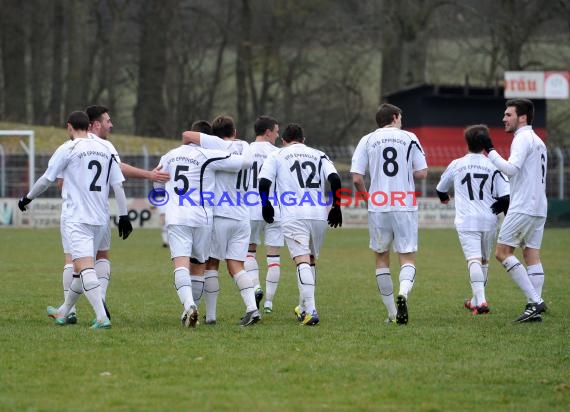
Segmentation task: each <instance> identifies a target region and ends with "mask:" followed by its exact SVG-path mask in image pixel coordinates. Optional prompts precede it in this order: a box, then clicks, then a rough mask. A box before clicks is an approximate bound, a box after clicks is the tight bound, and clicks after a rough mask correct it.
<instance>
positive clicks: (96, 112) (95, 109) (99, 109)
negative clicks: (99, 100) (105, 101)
mask: <svg viewBox="0 0 570 412" xmlns="http://www.w3.org/2000/svg"><path fill="white" fill-rule="evenodd" d="M85 113H87V116H89V122H90V123H93V122H94V121H100V120H101V116H103V114H105V113H109V109H108V108H106V107H105V106H100V105H93V106H89V107H87V109H85Z"/></svg>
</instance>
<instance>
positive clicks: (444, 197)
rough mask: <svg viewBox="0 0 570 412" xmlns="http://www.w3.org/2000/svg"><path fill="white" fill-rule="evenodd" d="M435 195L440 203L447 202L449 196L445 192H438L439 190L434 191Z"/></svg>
mask: <svg viewBox="0 0 570 412" xmlns="http://www.w3.org/2000/svg"><path fill="white" fill-rule="evenodd" d="M435 191H436V193H437V197H439V200H440V202H441V203H445V202H448V201H449V195H448V194H447V192H440V191H439V190H437V189H436V190H435Z"/></svg>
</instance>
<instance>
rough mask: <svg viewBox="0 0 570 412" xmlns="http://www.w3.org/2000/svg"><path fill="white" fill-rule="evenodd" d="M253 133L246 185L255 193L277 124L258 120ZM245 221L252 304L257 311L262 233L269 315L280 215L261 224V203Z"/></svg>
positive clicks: (268, 119)
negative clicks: (258, 247) (258, 246)
mask: <svg viewBox="0 0 570 412" xmlns="http://www.w3.org/2000/svg"><path fill="white" fill-rule="evenodd" d="M253 129H254V131H255V141H254V142H252V143H250V148H251V152H252V156H253V165H252V166H251V173H250V185H249V188H250V189H251V190H255V191H257V190H258V182H259V179H258V176H259V172H260V170H261V167H262V166H263V162H264V161H265V159H266V158H267V156H268V155H269V154H270V153H271V152H273V151H275V150H277V147H275V140H276V139H277V137H279V124H278V123H277V120H275V119H274V118H272V117H270V116H260V117H258V118H257V120H256V121H255V123H254V125H253ZM249 212H250V213H249V217H250V219H251V220H250V225H251V236H250V239H249V249H248V251H247V258H246V260H245V270H247V272H248V273H249V274H250V275H251V276H252V278H253V283H254V290H255V302H256V303H257V307H258V308H259V302H260V301H261V299H262V298H263V289H262V288H261V286H260V282H259V264H258V263H257V259H256V253H257V245H259V244H260V243H261V235H262V233H263V238H264V243H265V249H266V256H267V257H266V259H267V275H266V277H265V293H266V294H265V302H264V303H263V311H264V312H265V313H271V312H272V311H273V298H274V297H275V292H276V291H277V286H278V285H279V277H280V276H281V261H280V259H281V256H280V251H279V250H280V248H281V247H282V246H283V233H282V232H281V214H280V212H279V209H277V210H276V212H277V213H276V214H275V217H274V222H273V223H267V222H265V221H264V220H263V215H262V214H261V203H259V204H258V205H255V206H251V207H250V208H249Z"/></svg>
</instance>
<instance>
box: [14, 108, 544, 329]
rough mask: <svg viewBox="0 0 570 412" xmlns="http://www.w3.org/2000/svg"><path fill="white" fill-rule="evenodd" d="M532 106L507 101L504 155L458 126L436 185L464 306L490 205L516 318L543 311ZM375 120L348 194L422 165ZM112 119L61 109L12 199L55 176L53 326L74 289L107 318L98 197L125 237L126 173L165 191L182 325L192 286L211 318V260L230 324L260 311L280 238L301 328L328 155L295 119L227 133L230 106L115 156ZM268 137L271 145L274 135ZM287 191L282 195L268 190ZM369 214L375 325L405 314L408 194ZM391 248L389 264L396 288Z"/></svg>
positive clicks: (391, 117) (268, 303)
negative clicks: (456, 252) (519, 253)
mask: <svg viewBox="0 0 570 412" xmlns="http://www.w3.org/2000/svg"><path fill="white" fill-rule="evenodd" d="M533 115H534V106H533V104H532V102H531V101H529V100H526V99H518V100H510V101H508V102H507V103H506V110H505V112H504V117H503V122H504V124H505V130H506V131H507V132H512V133H514V137H513V142H512V145H511V153H510V157H509V159H508V160H505V159H503V158H502V157H501V156H500V155H499V154H498V153H497V152H496V151H495V150H494V148H493V144H492V141H491V137H490V133H489V129H488V128H487V127H486V126H485V125H474V126H469V127H467V128H466V130H465V140H466V143H467V147H468V153H467V154H466V155H465V156H464V157H462V158H459V159H456V160H454V161H453V162H452V163H451V164H450V165H449V167H448V168H447V169H446V170H445V172H444V173H443V175H442V176H441V179H440V182H439V184H438V185H437V188H436V190H437V194H438V196H439V198H440V200H441V201H442V203H447V202H449V200H450V197H449V195H448V192H449V190H450V189H451V188H453V190H454V193H455V210H456V217H455V225H456V228H457V232H458V235H459V240H460V243H461V246H462V248H463V252H464V254H465V259H466V261H467V267H468V271H469V277H470V282H471V288H472V292H473V294H472V297H471V298H470V299H467V300H466V301H465V302H464V306H465V308H467V309H469V310H470V311H471V312H472V313H473V314H474V315H482V314H487V313H489V312H490V308H489V305H488V303H487V300H486V297H485V284H486V280H487V272H488V264H489V259H490V255H491V249H492V247H493V244H494V242H495V238H496V232H497V226H498V217H497V215H498V214H500V213H504V214H505V215H506V216H505V219H504V222H503V224H502V226H501V229H500V232H499V236H498V240H497V247H496V251H495V256H496V258H497V259H498V260H499V262H501V264H502V265H503V266H504V268H505V269H506V270H507V271H508V272H509V273H510V275H511V276H512V278H513V280H514V281H515V283H516V284H517V285H518V286H519V287H520V288H521V289H522V291H523V292H524V294H525V296H526V297H527V303H526V306H525V309H524V312H523V313H522V315H520V316H519V317H518V318H517V319H515V322H526V321H536V320H542V313H544V312H545V311H546V305H545V303H544V301H543V299H542V297H541V294H542V285H543V282H544V271H543V269H542V265H541V262H540V255H539V252H540V244H541V241H542V235H543V231H544V223H545V219H546V194H545V172H546V159H547V158H546V147H545V145H544V143H543V142H542V140H540V138H539V137H538V136H537V135H536V134H535V133H534V131H533V130H532V127H531V124H532V119H533ZM376 123H377V125H378V128H377V129H376V130H374V131H373V132H371V133H370V134H367V135H366V136H364V137H362V138H361V139H360V141H359V143H358V145H357V147H356V149H355V151H354V154H353V158H352V166H351V170H350V171H351V173H352V176H353V184H354V187H355V188H356V189H357V190H358V191H359V192H360V193H377V192H382V193H386V194H390V193H402V192H404V193H410V192H415V183H414V180H415V179H425V178H426V177H427V163H426V156H425V153H424V151H423V149H422V146H421V144H420V141H419V139H418V138H417V136H416V135H415V134H413V133H410V132H407V131H404V130H402V110H401V109H400V108H398V107H396V106H393V105H390V104H382V105H380V107H379V108H378V110H377V112H376ZM111 128H112V123H111V119H110V116H109V111H108V110H107V108H105V107H104V106H90V107H88V108H87V109H86V111H85V112H82V111H76V112H73V113H71V114H70V115H69V117H68V120H67V131H68V134H69V137H70V140H68V141H66V142H65V143H64V144H62V145H61V146H60V147H59V148H58V149H57V150H56V151H55V153H54V154H53V156H52V158H51V159H50V161H49V164H48V168H47V170H46V172H45V173H44V175H43V176H42V177H41V178H40V179H38V181H37V182H36V183H35V184H34V185H33V187H32V188H31V190H30V192H29V193H28V194H27V195H26V196H24V197H23V198H22V199H20V201H19V203H18V206H19V208H20V209H21V210H22V211H24V210H26V207H27V205H28V204H29V203H30V202H31V201H32V199H34V198H36V197H37V196H38V195H40V194H41V193H42V192H43V191H45V190H46V189H47V188H48V187H49V185H50V184H51V183H52V182H54V181H56V180H57V181H58V183H59V185H60V187H61V194H62V200H63V202H62V213H61V235H62V243H63V248H64V253H65V256H66V264H65V266H64V271H63V289H64V303H63V304H62V305H61V306H59V307H51V306H49V307H48V308H47V313H48V316H50V317H51V318H53V319H54V321H55V323H56V324H58V325H66V324H72V323H76V322H77V316H76V309H75V303H76V301H77V299H78V298H79V297H80V296H81V294H83V293H84V294H85V296H86V297H87V299H88V300H89V303H90V304H91V306H92V307H93V310H94V312H95V319H94V320H93V321H92V325H91V327H92V328H93V329H107V328H110V327H111V314H110V312H109V308H108V306H107V304H106V291H107V286H108V284H109V281H110V278H111V268H110V261H109V257H108V251H109V248H110V238H111V236H110V221H109V205H108V195H109V188H110V187H112V188H113V191H114V194H115V198H116V201H117V207H118V210H119V216H120V217H119V220H118V230H119V235H120V237H122V238H123V239H126V238H127V237H128V236H129V234H130V233H131V231H132V226H131V223H130V221H129V218H128V216H127V215H128V213H127V201H126V197H125V193H124V190H123V187H122V182H123V181H124V176H126V177H134V178H144V179H149V180H152V181H154V182H155V183H154V186H155V188H154V189H153V191H154V192H155V194H156V193H161V195H162V196H163V198H164V199H165V200H166V202H165V204H164V206H163V208H162V212H163V213H164V228H165V238H164V243H165V244H166V245H168V246H169V247H170V253H171V258H172V262H173V275H174V287H175V289H176V293H177V295H178V297H179V299H180V303H181V304H182V306H183V311H182V314H181V316H180V320H181V323H182V325H184V326H185V327H191V328H194V327H196V326H197V325H198V324H199V322H200V320H199V314H198V307H199V304H200V300H202V297H203V298H204V301H205V316H204V318H203V321H204V323H205V324H208V325H213V324H215V323H216V322H217V317H216V307H217V300H218V294H219V290H220V288H219V279H218V277H219V265H220V261H222V260H225V261H226V265H227V270H228V273H229V275H230V276H231V277H232V279H233V280H234V283H235V285H236V287H237V289H238V291H239V293H240V296H241V298H242V300H243V303H244V306H245V312H244V315H243V316H242V317H241V319H240V321H239V324H240V325H241V326H244V327H246V326H250V325H254V324H256V323H257V322H259V321H260V320H261V311H263V312H264V313H265V314H266V315H268V314H271V313H272V312H273V299H274V296H275V293H276V291H277V286H278V282H279V278H280V248H281V247H282V246H283V245H284V244H286V245H287V248H288V250H289V253H290V256H291V258H292V259H293V261H294V262H295V265H296V277H297V285H298V289H299V301H298V304H296V305H295V306H294V309H293V313H294V316H295V318H296V320H297V321H298V322H299V323H300V324H301V325H304V326H314V325H316V324H318V323H319V320H320V319H319V313H318V312H317V308H316V302H315V286H316V278H317V272H316V261H317V258H318V256H319V251H320V249H321V246H322V244H323V241H324V238H325V233H326V231H327V225H328V226H330V227H333V228H336V227H340V226H342V212H341V202H340V198H339V194H340V193H341V180H340V177H339V174H338V172H337V170H336V169H335V166H334V165H333V163H332V161H331V160H330V159H329V158H328V157H327V155H326V154H325V153H323V152H321V151H319V150H316V149H314V148H312V147H309V146H307V145H306V144H305V135H304V131H303V128H302V127H301V126H300V125H299V124H295V123H291V124H288V125H287V126H286V127H285V128H284V129H283V131H282V133H281V136H280V130H279V124H278V121H277V120H276V119H274V118H272V117H270V116H260V117H258V118H257V120H256V121H255V124H254V130H255V135H256V137H255V140H254V141H253V142H252V143H247V142H246V141H244V140H240V139H238V138H237V136H236V133H237V131H236V127H235V124H234V121H233V119H232V118H231V117H229V116H218V117H216V118H215V119H214V120H213V121H212V122H211V123H210V122H208V121H203V120H202V121H197V122H194V123H193V124H192V126H191V130H189V131H186V132H184V133H183V134H182V144H181V145H180V146H179V147H177V148H175V149H172V150H171V151H169V152H168V153H166V154H165V155H164V156H162V158H161V159H160V162H159V165H158V166H157V167H156V168H155V169H153V170H152V171H146V170H142V169H138V168H135V167H133V166H130V165H127V164H125V163H124V162H121V161H120V158H119V156H118V154H117V151H116V150H115V148H114V147H113V145H112V144H111V143H110V141H109V140H108V139H107V137H108V133H109V132H110V130H111ZM278 137H280V138H281V141H282V145H281V147H277V146H276V145H275V144H276V140H277V138H278ZM485 154H486V155H485ZM367 173H368V174H369V177H370V185H369V187H368V188H367V187H366V184H365V176H366V174H367ZM252 192H253V193H254V194H255V195H256V200H257V201H255V200H254V201H253V203H252V202H246V201H244V198H243V196H244V194H246V193H247V194H250V193H252ZM285 193H286V194H287V195H288V200H289V201H287V202H284V201H282V200H281V201H280V199H282V197H280V195H283V194H285ZM205 194H208V197H207V198H206V196H205ZM327 195H328V196H327ZM212 196H213V199H212ZM291 199H293V201H291ZM323 199H326V202H323ZM507 212H508V213H507ZM368 226H369V233H370V248H371V249H372V250H373V251H374V253H375V263H376V265H375V276H376V282H377V286H378V290H379V294H380V297H381V299H382V302H383V303H384V305H385V307H386V309H387V312H388V316H387V318H386V323H389V324H391V323H396V324H401V325H404V324H407V323H408V298H409V294H410V292H411V290H412V287H413V285H414V281H415V277H416V264H415V253H416V251H417V248H418V206H417V202H415V201H414V202H407V201H405V200H400V201H397V202H389V203H388V202H387V203H383V204H378V202H372V201H370V202H368ZM262 237H263V238H264V243H265V247H266V252H267V256H266V261H267V274H266V279H265V292H264V290H263V288H262V287H261V282H260V275H259V272H260V270H259V264H258V262H257V256H256V252H257V246H258V245H259V244H261V238H262ZM391 247H392V248H393V249H394V251H395V252H396V253H397V254H398V257H399V265H400V269H399V291H398V293H397V295H396V297H394V295H395V293H394V286H393V282H392V276H391V273H390V248H391ZM516 247H522V248H523V257H524V260H525V263H526V265H527V266H526V267H525V266H523V265H522V264H521V263H520V262H519V261H518V259H517V258H516V257H515V256H514V249H515V248H516ZM264 295H265V301H264V303H263V310H261V307H260V305H261V302H262V301H263V297H264Z"/></svg>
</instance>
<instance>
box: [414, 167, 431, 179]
mask: <svg viewBox="0 0 570 412" xmlns="http://www.w3.org/2000/svg"><path fill="white" fill-rule="evenodd" d="M427 173H428V170H427V167H426V168H425V169H422V170H414V179H419V180H423V179H426V178H427Z"/></svg>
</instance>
